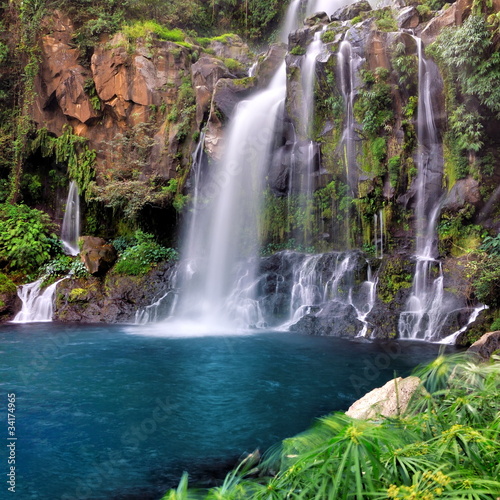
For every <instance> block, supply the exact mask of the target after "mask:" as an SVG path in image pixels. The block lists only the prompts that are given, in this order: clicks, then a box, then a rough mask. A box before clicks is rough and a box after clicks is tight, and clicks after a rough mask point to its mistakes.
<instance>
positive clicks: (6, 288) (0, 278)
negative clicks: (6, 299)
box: [0, 273, 16, 294]
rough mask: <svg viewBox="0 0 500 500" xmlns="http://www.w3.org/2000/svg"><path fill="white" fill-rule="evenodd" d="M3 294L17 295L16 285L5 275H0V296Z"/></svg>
mask: <svg viewBox="0 0 500 500" xmlns="http://www.w3.org/2000/svg"><path fill="white" fill-rule="evenodd" d="M1 293H16V285H15V284H14V282H13V281H12V280H11V279H10V278H9V277H8V276H6V275H5V274H3V273H0V294H1Z"/></svg>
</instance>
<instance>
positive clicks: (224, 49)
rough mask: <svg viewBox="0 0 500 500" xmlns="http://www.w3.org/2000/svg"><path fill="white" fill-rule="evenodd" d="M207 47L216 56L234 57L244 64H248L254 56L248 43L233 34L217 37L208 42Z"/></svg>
mask: <svg viewBox="0 0 500 500" xmlns="http://www.w3.org/2000/svg"><path fill="white" fill-rule="evenodd" d="M209 48H210V49H212V50H213V51H214V53H215V55H216V56H217V57H221V58H223V59H235V60H236V61H239V62H240V63H242V64H243V65H244V66H249V65H250V63H251V61H252V59H253V57H254V55H253V53H252V51H251V50H250V49H249V47H248V45H247V44H246V43H245V42H244V41H243V40H242V39H241V37H239V36H238V35H235V34H230V35H223V36H222V37H217V39H215V40H212V41H211V42H210V45H209Z"/></svg>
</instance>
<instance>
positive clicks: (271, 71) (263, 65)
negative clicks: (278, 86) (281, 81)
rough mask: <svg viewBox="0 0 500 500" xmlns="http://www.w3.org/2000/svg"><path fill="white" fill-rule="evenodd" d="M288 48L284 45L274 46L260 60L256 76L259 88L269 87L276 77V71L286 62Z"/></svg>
mask: <svg viewBox="0 0 500 500" xmlns="http://www.w3.org/2000/svg"><path fill="white" fill-rule="evenodd" d="M286 53H287V47H286V45H285V44H283V43H279V44H273V45H271V47H269V50H268V51H267V52H266V53H265V54H264V56H262V58H261V59H259V63H258V64H257V68H256V69H255V75H256V76H257V78H258V80H259V87H261V88H263V87H267V85H268V84H269V82H270V81H271V79H272V77H273V76H274V75H275V73H276V70H277V69H278V68H279V67H280V65H281V64H282V63H283V61H284V60H285V55H286Z"/></svg>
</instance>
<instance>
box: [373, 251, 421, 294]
mask: <svg viewBox="0 0 500 500" xmlns="http://www.w3.org/2000/svg"><path fill="white" fill-rule="evenodd" d="M411 270H412V265H411V263H410V262H409V261H408V260H404V259H398V258H391V259H388V260H387V261H386V262H385V264H384V265H383V267H382V269H381V271H380V278H379V282H378V285H377V296H378V297H379V299H380V300H382V301H383V302H386V303H390V302H392V301H393V300H394V298H395V297H396V294H397V292H398V291H399V290H401V289H404V288H410V287H411V285H412V281H413V276H412V273H411Z"/></svg>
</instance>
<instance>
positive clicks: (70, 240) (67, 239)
mask: <svg viewBox="0 0 500 500" xmlns="http://www.w3.org/2000/svg"><path fill="white" fill-rule="evenodd" d="M79 237H80V195H79V194H78V185H77V183H76V182H75V181H71V182H70V185H69V191H68V198H67V200H66V208H65V211H64V218H63V223H62V227H61V242H62V244H63V246H64V251H65V252H66V254H68V255H78V254H79V253H80V249H79V247H78V238H79Z"/></svg>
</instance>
